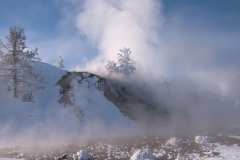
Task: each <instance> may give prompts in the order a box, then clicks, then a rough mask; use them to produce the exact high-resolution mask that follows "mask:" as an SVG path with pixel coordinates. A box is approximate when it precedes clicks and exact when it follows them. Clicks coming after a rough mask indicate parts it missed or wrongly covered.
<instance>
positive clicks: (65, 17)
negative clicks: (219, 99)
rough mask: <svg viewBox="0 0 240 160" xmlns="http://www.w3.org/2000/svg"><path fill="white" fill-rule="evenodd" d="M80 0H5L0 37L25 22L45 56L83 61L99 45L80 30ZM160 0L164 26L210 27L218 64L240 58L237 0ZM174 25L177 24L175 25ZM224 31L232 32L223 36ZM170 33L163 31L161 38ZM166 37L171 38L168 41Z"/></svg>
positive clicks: (200, 30) (190, 30) (189, 29)
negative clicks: (77, 21)
mask: <svg viewBox="0 0 240 160" xmlns="http://www.w3.org/2000/svg"><path fill="white" fill-rule="evenodd" d="M76 1H77V0H75V1H72V2H71V3H70V2H67V1H64V0H59V1H58V0H1V1H0V36H1V37H0V39H2V40H3V41H5V37H4V36H5V35H7V34H8V28H9V27H10V26H12V25H17V26H22V27H24V28H25V33H26V36H27V37H28V39H27V45H28V46H29V48H31V49H33V48H34V47H38V48H39V56H40V57H42V59H43V61H45V62H47V63H50V64H53V60H54V59H56V58H57V56H60V55H61V56H63V58H64V60H65V66H66V68H67V69H72V68H74V67H75V66H77V65H84V63H86V61H88V60H89V59H92V58H94V57H95V56H96V55H97V54H98V47H97V45H95V44H94V43H91V42H90V41H89V40H88V38H87V37H86V36H85V35H83V34H80V33H79V31H78V29H77V27H76V25H75V18H76V15H77V14H79V13H81V10H82V6H81V5H82V4H83V3H84V1H79V2H76ZM161 2H162V6H163V9H162V11H161V15H162V16H163V17H164V18H165V21H164V28H165V29H164V32H168V31H169V32H171V31H172V28H173V26H172V24H173V23H172V21H171V19H173V17H178V18H179V19H181V23H179V24H178V25H177V29H178V31H179V32H181V33H184V34H185V33H186V32H187V33H188V34H193V35H194V34H195V33H202V35H203V36H204V35H205V36H206V35H207V34H208V33H209V32H211V33H212V34H213V35H215V37H212V38H213V39H214V41H211V42H212V44H211V45H213V46H215V48H216V50H217V51H219V52H221V54H220V53H219V55H218V57H219V58H218V59H216V61H217V62H216V63H218V61H219V65H220V66H222V65H223V66H224V65H227V64H228V63H232V62H236V61H239V58H240V56H239V55H240V53H239V46H240V44H239V42H240V39H239V31H240V20H239V17H240V1H239V0H182V1H179V0H162V1H161ZM76 4H77V6H76ZM175 15H177V16H175ZM89 18H91V17H89ZM176 23H177V22H176ZM173 30H176V25H175V26H174V29H173ZM225 34H227V35H230V36H229V37H226V39H225V38H224V37H225ZM200 35H201V34H200ZM221 35H223V36H221ZM165 36H166V37H167V35H165ZM166 37H164V34H163V39H164V38H166ZM167 41H168V38H166V43H167ZM201 43H204V41H201ZM226 43H228V44H226ZM218 44H224V45H218ZM236 57H237V58H236ZM222 60H224V61H222Z"/></svg>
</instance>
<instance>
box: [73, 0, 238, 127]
mask: <svg viewBox="0 0 240 160" xmlns="http://www.w3.org/2000/svg"><path fill="white" fill-rule="evenodd" d="M165 7H166V6H164V3H163V2H162V1H155V0H142V1H134V0H132V1H107V0H101V1H98V2H97V3H96V2H95V1H91V0H90V1H84V3H83V7H82V10H81V11H79V12H78V14H77V16H76V23H75V25H76V27H77V28H78V29H79V33H80V34H81V35H83V36H85V37H86V38H87V39H88V41H89V43H91V44H92V45H93V46H95V47H96V48H97V49H98V54H97V56H96V57H94V58H93V59H91V60H90V61H89V62H87V63H86V66H84V67H77V68H76V70H88V71H90V72H93V73H97V74H100V75H102V76H106V70H105V68H104V66H105V65H106V61H107V60H113V61H116V59H117V53H119V49H121V48H123V47H129V48H130V49H131V51H132V54H131V55H130V57H131V59H132V60H134V61H135V62H136V68H137V70H136V72H135V73H134V74H133V75H132V76H131V78H128V79H127V80H126V79H124V78H123V77H122V76H119V75H111V77H110V78H113V79H118V80H120V81H128V82H127V83H129V86H134V87H136V88H143V83H142V82H144V83H146V84H147V85H148V89H147V90H148V92H149V93H152V94H154V96H156V97H157V99H159V102H158V103H159V107H161V104H165V105H167V106H168V107H169V108H170V110H172V112H173V115H172V116H170V119H169V122H166V125H165V126H167V127H166V128H168V127H169V128H170V130H174V132H177V130H178V129H179V130H185V131H186V130H187V132H188V131H189V132H191V131H192V132H194V131H199V130H200V131H204V130H211V129H215V128H221V129H223V128H231V127H230V126H234V127H236V124H237V122H238V121H239V118H238V116H237V115H238V114H239V98H240V97H239V95H240V92H239V91H240V90H239V89H240V88H239V87H240V74H239V69H240V66H239V64H240V63H239V59H240V57H239V51H240V48H239V46H238V45H237V44H236V42H237V41H238V39H239V35H240V34H239V31H236V30H234V29H233V30H226V29H225V28H226V27H225V26H224V25H223V22H224V21H226V19H225V18H226V17H222V19H220V20H219V19H218V20H213V19H212V18H214V15H213V13H212V12H211V10H205V14H204V15H203V16H202V17H201V16H197V18H198V19H197V20H196V19H194V17H193V16H191V15H188V13H190V14H191V11H192V9H197V7H196V6H194V5H192V6H190V7H189V8H185V10H183V9H179V10H175V11H173V12H171V14H170V13H169V14H166V13H164V11H165V10H166V8H165ZM194 7H195V8H194ZM208 9H209V8H208ZM215 9H216V8H215ZM165 12H166V11H165ZM208 13H209V14H210V16H209V17H207V16H208V15H207V14H208ZM225 13H226V14H228V15H231V14H233V13H235V12H234V11H232V12H227V11H225ZM207 24H209V25H207ZM236 26H237V24H236ZM214 27H215V28H218V29H216V30H215V29H214ZM233 57H235V58H233ZM164 75H166V76H167V78H168V79H169V80H170V79H171V80H172V84H171V87H170V94H169V96H167V95H168V94H167V89H166V88H165V87H164V86H163V85H162V86H161V85H158V84H160V83H162V77H163V76H164ZM136 84H141V85H140V86H136ZM134 87H133V88H134ZM149 90H150V91H149ZM194 97H195V99H196V97H197V99H198V100H197V101H198V102H192V101H194ZM186 101H190V102H186ZM186 103H187V104H186ZM186 115H187V116H186ZM186 117H188V118H186ZM189 124H190V125H189ZM156 126H157V127H156V128H158V125H157V124H156ZM171 126H175V127H176V128H175V127H171ZM179 126H181V127H179ZM186 126H188V127H189V129H186ZM159 130H161V125H159Z"/></svg>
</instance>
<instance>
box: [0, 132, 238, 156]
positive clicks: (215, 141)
mask: <svg viewBox="0 0 240 160" xmlns="http://www.w3.org/2000/svg"><path fill="white" fill-rule="evenodd" d="M234 136H239V133H238V134H235V135H234ZM231 137H232V136H230V137H229V135H224V134H217V135H215V136H214V135H213V134H211V135H199V136H195V137H192V136H191V137H187V138H186V137H170V138H160V137H138V138H136V137H134V138H126V139H121V140H106V139H105V140H103V139H102V140H95V141H87V142H83V141H82V142H76V143H72V144H62V145H60V146H54V144H53V145H48V146H28V147H21V146H20V145H19V146H15V147H9V148H4V149H1V152H0V157H6V158H25V159H38V160H40V159H46V160H50V159H54V158H58V157H61V156H62V155H64V154H68V159H74V157H75V159H76V158H78V157H80V156H82V158H83V157H88V158H89V159H99V160H117V159H122V160H159V159H161V160H167V159H175V160H204V159H206V160H218V159H228V160H238V159H240V140H239V139H234V138H231ZM83 159H84V158H83ZM0 160H5V159H0Z"/></svg>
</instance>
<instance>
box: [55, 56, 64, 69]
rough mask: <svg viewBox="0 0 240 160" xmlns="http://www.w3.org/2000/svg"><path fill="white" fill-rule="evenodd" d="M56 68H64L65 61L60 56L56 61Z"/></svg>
mask: <svg viewBox="0 0 240 160" xmlns="http://www.w3.org/2000/svg"><path fill="white" fill-rule="evenodd" d="M54 66H55V67H57V68H64V65H63V59H62V57H61V56H59V57H58V58H57V59H56V60H55V61H54Z"/></svg>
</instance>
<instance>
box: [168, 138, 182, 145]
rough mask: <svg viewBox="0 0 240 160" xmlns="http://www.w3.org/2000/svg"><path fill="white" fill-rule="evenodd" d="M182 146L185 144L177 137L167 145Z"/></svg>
mask: <svg viewBox="0 0 240 160" xmlns="http://www.w3.org/2000/svg"><path fill="white" fill-rule="evenodd" d="M182 144H183V140H182V139H179V138H176V137H172V138H170V139H169V140H168V141H167V142H166V145H172V146H180V145H182Z"/></svg>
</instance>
